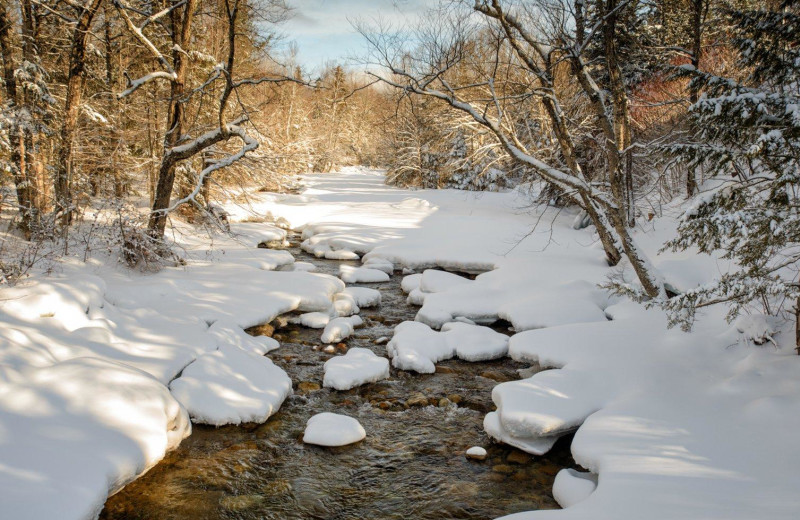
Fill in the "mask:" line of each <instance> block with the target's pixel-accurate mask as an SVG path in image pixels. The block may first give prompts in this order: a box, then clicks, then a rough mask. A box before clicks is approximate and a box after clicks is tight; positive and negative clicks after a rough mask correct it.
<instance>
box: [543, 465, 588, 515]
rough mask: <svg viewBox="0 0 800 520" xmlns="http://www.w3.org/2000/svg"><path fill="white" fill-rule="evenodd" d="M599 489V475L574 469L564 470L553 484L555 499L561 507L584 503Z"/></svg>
mask: <svg viewBox="0 0 800 520" xmlns="http://www.w3.org/2000/svg"><path fill="white" fill-rule="evenodd" d="M595 489H597V475H594V474H592V473H589V472H585V471H577V470H574V469H572V468H564V469H562V470H561V471H559V472H558V474H557V475H556V480H555V482H553V498H555V499H556V502H558V505H560V506H561V507H564V508H566V507H570V506H572V505H575V504H577V503H578V502H583V501H584V500H586V499H587V498H589V495H591V494H592V493H594V490H595Z"/></svg>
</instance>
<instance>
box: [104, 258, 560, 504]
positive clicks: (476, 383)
mask: <svg viewBox="0 0 800 520" xmlns="http://www.w3.org/2000/svg"><path fill="white" fill-rule="evenodd" d="M291 252H292V253H293V254H294V255H295V258H296V259H297V260H298V261H307V262H312V263H314V264H315V265H317V266H318V272H326V273H330V274H333V275H336V274H337V273H338V269H339V265H341V263H342V262H339V261H333V260H324V259H317V258H314V257H311V256H309V255H307V254H305V253H303V252H302V251H300V250H299V248H297V247H296V245H295V247H292V249H291ZM401 279H402V276H401V275H399V274H395V275H393V276H392V277H391V280H390V281H389V282H387V283H380V284H368V285H365V286H368V287H372V288H375V289H379V290H380V291H381V294H382V298H383V302H382V304H381V306H380V307H378V308H373V309H362V310H361V316H362V318H364V322H365V326H364V327H363V328H360V329H358V330H356V333H355V335H354V336H351V337H350V338H348V339H347V340H346V341H345V342H344V343H345V345H346V347H345V346H343V345H340V347H339V348H340V351H341V350H344V348H352V347H365V348H370V349H372V350H373V351H374V352H375V353H376V354H379V355H382V356H385V355H386V347H385V345H378V344H376V340H378V339H379V338H382V337H391V335H392V329H393V327H394V326H395V325H397V324H398V323H400V322H402V321H404V320H413V319H414V315H415V314H416V311H417V307H414V306H411V305H408V304H407V303H406V301H405V295H404V294H403V292H402V291H401V290H400V281H401ZM277 321H279V322H283V321H285V320H277ZM506 325H507V324H506ZM505 328H506V327H505V326H503V325H502V324H498V325H497V330H500V331H503V329H505ZM321 332H322V331H321V330H313V329H306V328H303V327H300V326H295V325H285V324H283V323H280V324H279V327H278V329H277V330H276V331H275V337H276V338H277V339H278V340H279V341H280V342H281V348H280V349H278V350H276V351H273V352H271V353H270V354H269V356H270V358H272V360H273V361H274V362H275V363H276V364H277V365H279V366H281V367H282V368H283V369H284V370H286V372H287V373H288V374H289V376H290V377H291V378H292V381H293V382H294V389H295V393H294V395H293V396H291V397H290V398H289V399H287V400H286V402H285V403H284V404H283V406H282V407H281V409H280V411H279V412H278V413H277V414H275V415H274V416H272V417H271V418H270V419H269V420H268V421H267V422H266V423H265V424H247V425H243V426H226V427H221V428H213V427H208V426H201V425H195V426H194V428H193V433H192V435H191V436H190V437H189V438H188V439H186V440H185V441H184V442H183V443H182V444H181V446H180V447H179V448H178V449H177V450H175V451H173V452H172V453H170V454H168V455H167V457H166V458H165V459H164V460H163V461H162V462H161V463H159V464H158V465H157V466H156V467H155V468H153V469H151V470H150V471H149V472H148V473H147V474H146V475H144V476H143V477H141V478H140V479H138V480H137V481H135V482H133V483H131V484H129V485H128V486H126V487H125V488H124V489H123V490H121V491H120V492H119V493H117V494H116V495H114V496H112V497H111V498H109V499H108V501H107V503H106V507H105V509H104V510H103V512H102V514H101V516H100V518H101V519H104V520H111V519H154V520H155V519H158V520H212V519H242V520H245V519H248V520H249V519H253V520H255V519H276V520H277V519H326V520H339V519H341V520H346V519H347V520H349V519H415V520H422V519H431V520H433V519H448V518H453V519H456V518H457V519H487V518H495V517H498V516H502V515H505V514H510V513H514V512H518V511H528V510H534V509H550V508H556V507H558V506H557V504H556V503H555V501H554V500H553V497H552V495H551V489H552V484H553V479H554V477H555V474H556V473H557V472H558V470H559V469H561V468H563V467H567V466H572V465H574V463H573V461H572V459H571V457H570V454H569V439H562V440H561V441H559V443H557V444H556V446H555V447H554V448H553V450H552V451H551V452H550V453H549V454H548V455H546V456H544V457H532V456H530V455H527V454H525V453H524V452H521V451H519V450H516V449H514V448H510V447H508V446H505V445H502V444H496V443H493V442H491V441H490V440H489V439H488V438H487V436H486V434H485V433H484V432H483V426H482V425H483V417H484V415H485V414H486V413H487V412H489V411H491V410H492V409H493V408H494V407H493V403H492V400H491V390H492V387H494V386H495V385H496V384H497V383H498V382H501V381H509V380H514V379H519V378H520V374H519V372H518V371H519V370H526V369H528V368H529V367H528V366H527V365H522V364H519V363H515V362H514V361H512V360H510V359H502V360H498V361H492V362H481V363H467V362H463V361H459V360H450V361H445V362H442V363H439V364H438V365H437V367H438V368H437V373H435V374H430V375H419V374H415V373H409V372H403V371H399V370H395V369H394V368H392V372H391V377H390V378H389V379H388V380H384V381H381V382H378V383H374V384H368V385H364V386H361V387H358V388H355V389H353V390H350V391H346V392H339V391H335V390H329V389H327V388H320V386H321V384H322V376H323V370H322V364H323V363H324V362H325V361H326V360H327V359H330V358H331V357H332V355H331V354H326V353H324V352H322V350H321V349H319V350H315V349H314V347H315V346H316V347H317V348H319V347H320V346H321V345H320V335H321ZM336 355H338V353H337V354H336ZM426 403H427V404H426ZM320 412H336V413H341V414H345V415H350V416H352V417H356V418H357V419H358V420H359V421H360V422H361V424H362V425H363V426H364V429H365V430H366V431H367V438H366V439H365V440H364V441H362V442H359V443H357V444H354V445H351V446H346V447H341V448H321V447H317V446H311V445H306V444H303V443H302V440H301V439H302V436H303V430H304V428H305V423H306V421H307V420H308V418H309V417H311V416H312V415H314V414H317V413H320ZM471 446H484V447H486V448H487V450H488V452H489V456H488V458H487V459H486V460H485V461H482V462H477V461H470V460H467V459H466V457H465V456H464V452H465V451H466V450H467V449H468V448H469V447H471Z"/></svg>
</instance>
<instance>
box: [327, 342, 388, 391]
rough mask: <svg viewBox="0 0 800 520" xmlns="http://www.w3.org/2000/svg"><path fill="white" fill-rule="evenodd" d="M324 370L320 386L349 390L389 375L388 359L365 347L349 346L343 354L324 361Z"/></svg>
mask: <svg viewBox="0 0 800 520" xmlns="http://www.w3.org/2000/svg"><path fill="white" fill-rule="evenodd" d="M324 370H325V377H324V378H323V380H322V386H324V387H326V388H334V389H336V390H350V389H351V388H355V387H357V386H360V385H363V384H365V383H374V382H375V381H380V380H381V379H386V378H387V377H389V360H388V359H386V358H384V357H380V356H376V355H375V354H374V353H373V352H372V351H371V350H369V349H366V348H351V349H350V350H348V351H347V354H345V355H344V356H337V357H334V358H331V359H329V360H328V361H326V362H325V365H324Z"/></svg>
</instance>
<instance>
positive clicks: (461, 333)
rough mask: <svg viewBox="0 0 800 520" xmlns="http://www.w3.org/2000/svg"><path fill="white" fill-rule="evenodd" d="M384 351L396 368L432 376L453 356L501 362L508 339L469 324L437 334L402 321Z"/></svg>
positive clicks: (457, 324) (453, 325) (454, 325)
mask: <svg viewBox="0 0 800 520" xmlns="http://www.w3.org/2000/svg"><path fill="white" fill-rule="evenodd" d="M386 351H387V353H388V355H389V357H390V358H392V365H393V366H394V367H395V368H399V369H401V370H413V371H415V372H419V373H421V374H432V373H434V372H435V371H436V366H435V363H438V362H439V361H444V360H445V359H450V358H452V357H456V356H457V357H458V358H460V359H463V360H465V361H486V360H490V359H497V358H501V357H503V356H505V355H506V353H507V352H508V336H506V335H504V334H500V333H499V332H495V331H494V330H492V329H490V328H489V327H483V326H480V325H473V324H469V323H462V322H451V323H447V324H445V325H444V326H443V327H442V331H441V332H437V331H435V330H433V329H431V328H430V327H428V326H427V325H425V324H424V323H420V322H418V321H405V322H403V323H401V324H400V325H398V326H397V327H395V329H394V336H393V337H392V340H391V341H390V342H389V343H388V344H387V345H386Z"/></svg>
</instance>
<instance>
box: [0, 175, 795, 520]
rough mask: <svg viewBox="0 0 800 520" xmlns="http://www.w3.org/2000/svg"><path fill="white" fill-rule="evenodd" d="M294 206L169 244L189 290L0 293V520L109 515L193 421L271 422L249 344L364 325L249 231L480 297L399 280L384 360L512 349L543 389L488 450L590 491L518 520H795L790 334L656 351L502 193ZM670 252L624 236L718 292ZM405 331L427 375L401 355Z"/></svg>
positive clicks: (598, 262)
mask: <svg viewBox="0 0 800 520" xmlns="http://www.w3.org/2000/svg"><path fill="white" fill-rule="evenodd" d="M306 183H307V189H306V190H305V191H304V192H303V193H302V194H300V195H275V194H262V193H257V194H253V197H252V199H251V202H252V204H251V206H250V207H248V208H241V207H238V206H235V205H233V204H228V205H227V209H228V210H229V211H230V213H231V217H232V218H231V220H232V221H233V222H234V224H233V231H234V232H235V233H237V234H238V235H239V237H238V239H237V240H233V239H229V238H217V239H216V240H215V243H214V248H213V250H212V249H211V248H210V247H209V246H208V245H207V242H206V239H205V238H204V237H201V236H199V235H197V236H194V235H191V234H186V235H183V236H182V237H181V238H180V240H181V246H182V247H184V248H185V249H186V255H187V259H188V262H187V265H186V266H185V267H176V268H167V269H164V270H162V271H161V272H159V273H157V274H150V275H143V274H137V273H132V272H129V271H126V270H124V269H123V268H118V267H114V266H110V265H108V263H103V262H100V261H90V262H88V263H86V264H84V263H82V262H76V261H71V260H66V261H64V262H62V263H61V264H60V265H59V268H58V269H57V272H56V273H55V274H49V275H45V274H43V273H41V274H36V275H34V276H32V277H31V279H30V280H28V281H26V282H24V283H22V284H20V285H18V286H17V287H14V288H4V289H2V291H0V320H2V322H3V327H2V328H0V518H14V519H18V518H19V519H24V518H59V519H62V518H63V519H83V518H92V517H94V516H95V515H96V514H97V513H98V512H99V510H100V508H101V507H102V504H103V502H104V500H105V497H106V496H107V494H108V493H109V492H113V491H114V490H116V489H118V488H119V487H120V486H122V485H124V484H125V483H126V482H128V481H130V480H131V479H133V478H135V477H136V476H137V475H139V474H141V473H142V472H144V471H146V470H147V469H148V468H149V467H151V466H152V465H153V464H155V463H156V462H157V461H158V460H159V459H160V458H161V457H163V455H164V453H165V452H166V451H167V450H169V449H171V448H173V447H175V446H176V445H177V444H178V443H179V442H180V440H181V439H183V438H184V437H185V436H186V435H188V433H189V431H190V424H189V422H188V418H189V416H190V415H191V417H192V418H193V419H194V420H195V421H202V422H208V423H212V424H223V423H239V422H242V421H250V420H265V419H266V418H267V417H268V416H269V415H270V414H271V413H274V411H275V410H277V408H278V406H280V403H281V402H282V401H283V399H284V398H285V397H286V395H287V394H288V392H290V391H291V389H290V388H287V379H286V375H285V373H283V371H282V370H281V369H279V368H278V367H276V366H275V365H273V364H272V363H271V362H270V361H269V360H268V359H267V358H261V357H260V356H261V355H263V354H265V353H268V352H269V351H270V350H272V349H274V348H276V346H277V345H276V344H275V343H274V341H269V340H267V339H257V338H251V337H249V336H246V335H245V334H244V332H243V329H244V328H247V327H250V326H252V325H257V324H260V323H265V322H268V321H270V320H271V319H273V318H274V317H276V316H278V315H280V314H283V313H286V312H290V311H300V312H305V313H308V314H307V315H306V316H305V318H303V319H305V320H306V321H307V322H308V324H309V325H314V326H318V327H320V328H325V327H329V329H327V330H326V331H325V332H326V333H329V337H327V338H326V339H330V340H331V341H337V340H336V339H335V338H339V337H342V335H343V334H345V333H348V332H352V327H354V326H356V325H357V324H356V321H357V320H355V319H350V318H347V316H349V315H350V314H353V313H357V312H358V306H367V305H372V304H375V303H376V295H375V293H374V292H370V291H364V290H359V291H352V290H348V291H345V290H344V289H345V284H344V282H343V281H342V280H340V279H338V278H335V277H332V276H327V275H322V274H315V273H312V272H308V269H309V266H308V265H299V266H297V267H298V268H297V269H294V270H286V271H283V270H282V271H275V269H276V268H277V267H279V266H282V265H283V266H288V265H289V264H291V263H292V262H293V259H292V258H291V255H289V254H288V253H286V252H281V251H271V250H265V249H255V245H256V244H258V243H259V242H260V241H262V240H276V239H277V240H281V239H283V231H281V230H280V229H277V228H275V227H272V226H269V225H267V224H263V223H256V222H243V221H244V220H247V219H248V218H249V217H251V216H252V212H253V211H254V212H255V213H256V214H260V215H266V214H267V213H269V214H271V215H272V216H273V217H275V218H278V217H282V218H284V219H286V221H288V222H289V223H290V225H291V226H292V227H293V228H295V229H298V230H301V231H302V233H303V238H304V239H305V243H304V248H305V249H306V250H308V251H311V252H313V253H315V254H318V255H320V256H325V257H327V258H338V259H354V258H357V257H361V259H362V261H363V262H364V263H365V265H366V266H367V269H368V270H366V269H365V270H350V269H345V270H343V272H342V275H343V276H342V278H343V279H345V281H347V280H359V281H362V282H369V281H372V280H378V279H379V278H380V279H383V276H381V275H385V273H386V272H387V271H391V270H392V268H394V269H397V270H402V269H406V270H414V271H417V272H418V273H423V271H425V269H428V268H432V267H439V268H444V269H448V270H453V271H459V272H464V273H484V274H480V275H479V276H477V278H476V279H475V280H469V279H467V278H464V277H462V276H457V275H448V274H445V273H442V272H440V271H425V272H424V273H423V274H412V275H410V276H408V277H407V278H406V280H405V281H404V284H403V288H404V290H406V291H407V292H409V293H410V294H409V298H413V301H416V302H418V303H419V304H422V307H421V308H420V311H419V314H418V316H417V321H418V322H420V323H415V324H404V325H401V326H400V327H399V332H398V335H396V336H395V340H397V341H394V340H393V341H394V343H393V344H392V347H391V348H392V349H394V350H393V352H394V353H401V352H399V351H403V352H407V354H403V355H406V356H407V357H408V356H410V357H415V356H416V357H415V359H422V360H423V361H424V362H421V363H420V366H422V365H424V367H425V369H426V370H424V371H429V369H430V367H431V366H432V365H433V363H435V362H436V361H437V360H438V359H444V358H446V357H448V356H449V357H452V356H453V355H459V356H462V357H466V358H467V359H469V358H471V357H475V358H483V357H484V356H495V355H503V354H504V353H505V351H506V349H508V355H510V356H511V357H513V358H514V359H518V360H521V361H527V362H531V363H534V362H536V363H539V364H541V365H542V366H546V367H552V368H554V370H547V371H542V372H538V373H536V374H534V375H533V376H532V377H530V378H527V379H524V380H521V381H514V382H509V383H503V384H500V385H498V386H497V387H495V389H494V392H493V394H492V397H493V399H494V401H495V403H496V404H497V407H498V409H497V411H496V412H493V413H490V414H488V415H487V417H486V422H485V424H486V428H487V432H488V433H489V434H490V435H491V436H493V437H495V438H498V439H502V440H504V441H506V442H509V443H511V444H514V445H516V446H520V447H522V448H523V449H527V451H530V452H531V453H541V452H543V451H546V450H547V449H549V446H550V445H551V444H552V442H553V441H554V440H555V439H556V438H558V437H559V436H561V435H564V434H565V433H568V432H571V431H575V430H576V429H577V433H576V435H575V439H574V441H573V444H572V451H573V455H574V457H575V460H576V461H577V462H578V463H579V464H581V465H582V466H583V467H584V468H585V469H586V470H588V472H589V473H578V472H575V471H572V472H564V473H563V474H559V477H558V478H557V479H556V483H555V489H554V495H555V496H556V497H557V498H558V499H559V501H560V503H562V505H564V506H566V507H567V508H566V509H564V510H561V511H539V512H530V513H519V514H516V515H511V517H509V518H514V519H516V520H522V519H533V520H537V519H539V518H548V517H555V518H564V519H567V518H581V519H593V520H594V519H602V518H609V519H611V518H613V519H637V520H638V519H641V518H648V519H649V518H664V519H675V518H681V519H684V518H687V519H688V518H691V519H740V518H741V519H748V520H749V519H752V518H770V519H779V518H787V519H788V518H797V516H798V514H800V495H798V493H797V492H796V490H797V489H798V488H800V472H798V471H797V468H798V467H800V448H798V446H797V442H796V437H797V432H798V431H800V356H796V355H794V352H793V350H792V349H793V342H794V341H793V334H792V330H791V327H790V326H789V324H787V325H786V326H784V327H783V329H782V331H781V332H780V333H779V334H777V336H776V340H777V346H773V345H771V344H768V345H766V346H755V345H753V344H752V343H749V342H747V341H746V340H745V339H744V338H743V336H742V334H740V333H739V332H738V331H737V328H736V326H735V325H733V326H732V325H729V324H727V323H726V322H725V321H724V319H723V315H724V309H713V308H712V309H710V310H708V311H707V312H706V314H704V315H703V316H701V317H700V319H699V321H698V323H697V326H696V328H695V331H694V332H692V333H684V332H681V331H678V330H674V329H673V330H669V329H667V327H666V320H665V319H664V317H663V315H662V314H661V313H660V312H659V311H657V310H645V309H643V308H641V307H640V306H638V305H636V304H632V303H630V302H626V301H621V300H619V299H618V298H611V297H609V296H608V295H607V294H606V293H605V292H603V291H602V290H600V289H598V287H597V286H598V284H600V283H603V282H605V281H606V277H607V276H608V274H609V273H610V272H611V270H610V269H609V268H608V266H607V265H606V264H605V262H604V261H603V252H602V249H601V248H600V247H599V245H598V244H597V243H596V240H595V237H594V236H593V234H592V230H591V229H583V230H574V229H573V228H572V222H573V220H574V218H575V214H574V213H573V212H571V211H570V210H565V209H563V208H561V209H555V208H549V209H546V210H543V209H530V208H528V201H527V200H526V198H525V197H524V196H522V195H519V194H517V193H515V192H511V193H484V194H475V193H467V192H459V191H453V190H440V191H430V190H417V191H414V190H399V189H393V188H389V187H386V186H385V185H383V178H382V176H381V174H380V173H379V172H374V171H368V170H362V169H357V168H352V169H347V170H345V171H343V172H341V173H338V174H329V175H313V176H308V177H307V178H306ZM526 208H527V209H526ZM673 230H674V222H673V221H672V220H671V219H670V218H668V217H665V218H662V219H655V220H654V221H653V222H648V223H647V224H646V229H643V230H640V233H639V236H638V239H639V241H640V243H641V244H642V245H643V246H644V248H645V249H646V250H647V251H648V252H649V253H650V255H651V257H652V258H653V260H654V263H655V264H656V265H657V266H658V267H659V268H660V269H661V271H662V272H663V274H664V275H665V277H666V279H667V281H668V282H669V283H670V284H671V285H672V286H673V287H676V288H679V289H685V288H688V287H691V286H693V285H696V284H698V283H702V282H704V281H705V280H707V279H709V278H711V277H712V276H713V275H715V274H718V273H719V271H720V270H725V269H728V268H729V267H728V266H727V264H725V263H722V262H719V261H717V260H714V259H711V258H707V257H703V256H699V255H696V254H693V253H691V252H687V253H667V254H663V255H659V256H656V251H657V250H658V249H659V248H660V245H661V243H662V242H663V241H664V239H665V238H667V237H669V236H670V234H671V233H672V232H673ZM487 271H488V272H487ZM407 272H408V271H407ZM312 313H313V314H312ZM497 319H504V320H507V321H508V322H509V323H510V324H511V326H512V327H513V330H514V332H515V334H514V335H513V336H512V337H511V339H510V341H508V342H506V341H505V340H504V339H503V341H499V339H502V338H497V337H495V336H493V335H492V334H488V333H487V332H486V330H485V329H483V328H481V327H479V325H480V324H482V323H486V322H491V321H495V320H497ZM345 322H346V324H345ZM476 324H477V325H476ZM436 329H442V331H441V332H438V331H437V330H436ZM403 330H407V331H411V332H413V333H414V334H419V335H421V336H424V339H426V342H427V343H429V344H430V345H431V346H430V349H434V350H435V352H432V351H430V349H429V348H428V347H425V346H420V345H416V347H417V348H416V349H415V348H413V347H415V345H414V344H413V341H411V342H410V343H409V342H406V341H403V340H402V335H401V334H400V333H401V332H402V331H403ZM470 331H476V332H478V333H480V334H481V336H480V337H483V335H485V336H486V340H485V341H482V342H479V343H480V344H477V343H475V342H471V341H464V340H463V338H461V336H463V335H464V334H466V335H467V337H468V339H470V340H472V339H474V338H477V337H479V336H476V335H470V334H469V332H470ZM321 332H322V331H321ZM489 332H492V331H489ZM409 333H410V332H409ZM398 337H399V338H400V339H398ZM451 339H452V341H451ZM401 345H405V346H401ZM398 349H399V351H398ZM440 350H441V351H442V352H439V351H440ZM350 357H354V356H353V355H350V356H344V357H342V358H341V360H342V361H341V362H340V363H339V365H341V366H338V367H337V366H336V365H337V364H336V363H334V364H332V366H330V367H328V369H329V370H330V373H331V377H333V375H336V379H337V380H338V379H342V380H347V382H348V384H344V385H343V386H345V387H349V383H350V382H354V383H358V382H359V381H361V380H363V381H368V380H373V379H374V378H375V377H382V376H383V374H384V373H385V372H384V368H385V363H383V362H381V367H379V368H380V370H378V369H377V368H375V367H377V362H376V361H375V360H372V359H368V360H366V361H368V363H366V361H365V362H364V364H365V366H366V365H367V364H368V365H369V366H370V370H374V372H375V374H373V375H371V376H370V377H366V376H365V377H359V374H354V373H352V372H348V370H350V368H348V366H345V365H352V366H355V367H357V366H360V365H361V361H362V360H355V359H353V360H352V361H359V363H346V361H348V362H349V361H351V360H350V359H347V358H350ZM395 359H397V358H395ZM404 359H405V358H404ZM409 359H410V358H409ZM254 360H258V361H254ZM262 361H263V363H262ZM373 365H374V366H373ZM401 368H403V367H401ZM365 370H366V369H365ZM336 371H341V373H340V374H334V373H335V372H336ZM378 372H380V373H378ZM179 375H180V377H176V376H179ZM333 386H336V385H333ZM170 390H171V391H170ZM187 409H188V412H187V411H186V410H187ZM398 427H402V425H398ZM358 433H359V435H361V432H358ZM367 434H368V432H367ZM465 442H469V440H465ZM467 447H468V446H465V447H464V448H465V449H466V448H467Z"/></svg>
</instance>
